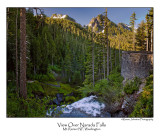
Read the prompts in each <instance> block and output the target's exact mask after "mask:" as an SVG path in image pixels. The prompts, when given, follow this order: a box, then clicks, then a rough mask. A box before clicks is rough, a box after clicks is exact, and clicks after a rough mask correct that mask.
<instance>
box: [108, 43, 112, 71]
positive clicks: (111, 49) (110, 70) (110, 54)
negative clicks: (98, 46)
mask: <svg viewBox="0 0 160 137" xmlns="http://www.w3.org/2000/svg"><path fill="white" fill-rule="evenodd" d="M109 45H110V43H109ZM109 47H110V65H111V69H110V71H112V54H111V52H112V51H111V50H112V49H111V46H109Z"/></svg>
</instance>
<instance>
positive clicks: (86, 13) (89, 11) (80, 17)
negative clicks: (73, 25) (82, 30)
mask: <svg viewBox="0 0 160 137" xmlns="http://www.w3.org/2000/svg"><path fill="white" fill-rule="evenodd" d="M42 9H43V10H44V13H45V14H46V15H47V16H48V17H51V15H52V14H54V13H57V14H67V15H69V16H70V17H72V18H73V19H75V20H76V22H77V23H79V24H81V25H82V26H83V25H88V24H89V22H90V20H91V19H92V18H93V17H96V16H97V15H98V14H103V13H104V12H105V8H85V7H82V8H42ZM107 9H108V18H109V19H110V20H111V21H113V22H114V23H116V24H118V23H125V24H128V25H129V22H130V16H131V15H132V13H133V12H135V13H136V18H137V20H136V27H137V26H138V24H140V22H141V21H142V20H145V16H146V14H147V13H148V10H150V8H138V7H137V8H107Z"/></svg>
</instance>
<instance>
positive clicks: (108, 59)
mask: <svg viewBox="0 0 160 137" xmlns="http://www.w3.org/2000/svg"><path fill="white" fill-rule="evenodd" d="M107 38H108V36H107ZM108 76H109V45H108V39H107V80H108Z"/></svg>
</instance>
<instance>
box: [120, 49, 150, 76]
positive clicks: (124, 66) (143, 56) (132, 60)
mask: <svg viewBox="0 0 160 137" xmlns="http://www.w3.org/2000/svg"><path fill="white" fill-rule="evenodd" d="M152 69H153V54H152V53H151V52H142V51H122V63H121V75H122V76H123V77H124V79H132V78H134V77H139V78H146V77H147V76H149V71H150V70H152Z"/></svg>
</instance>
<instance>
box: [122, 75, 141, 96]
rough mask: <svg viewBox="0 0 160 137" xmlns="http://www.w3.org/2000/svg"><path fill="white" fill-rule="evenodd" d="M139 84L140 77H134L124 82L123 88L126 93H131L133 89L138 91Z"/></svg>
mask: <svg viewBox="0 0 160 137" xmlns="http://www.w3.org/2000/svg"><path fill="white" fill-rule="evenodd" d="M140 84H141V80H140V78H137V77H135V78H134V79H133V80H130V81H128V82H127V83H126V84H125V86H124V88H123V90H124V92H125V93H126V94H132V93H133V92H134V91H138V89H139V86H140Z"/></svg>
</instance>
